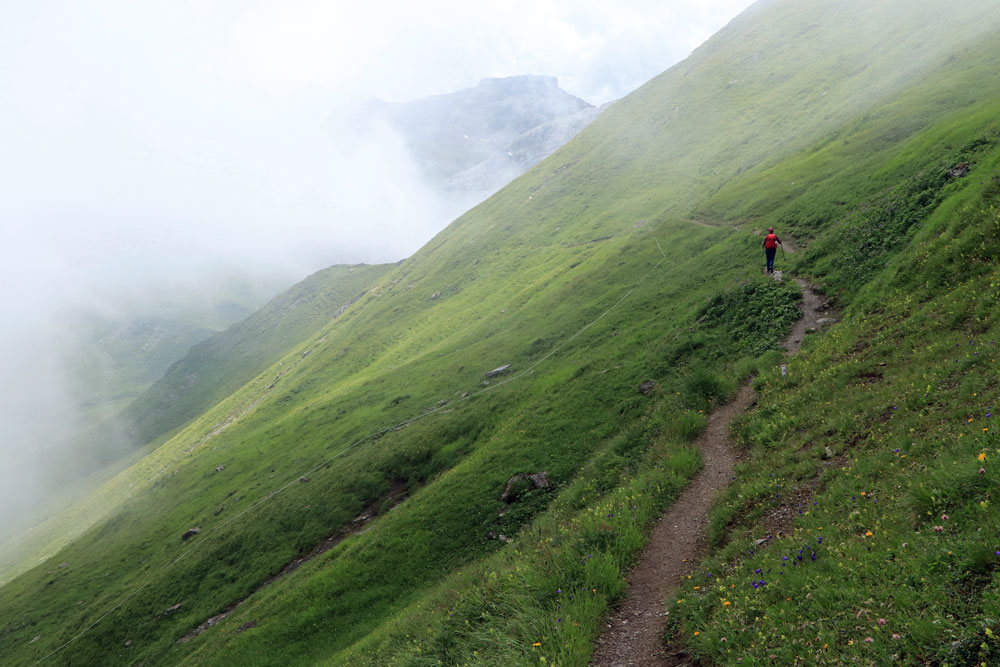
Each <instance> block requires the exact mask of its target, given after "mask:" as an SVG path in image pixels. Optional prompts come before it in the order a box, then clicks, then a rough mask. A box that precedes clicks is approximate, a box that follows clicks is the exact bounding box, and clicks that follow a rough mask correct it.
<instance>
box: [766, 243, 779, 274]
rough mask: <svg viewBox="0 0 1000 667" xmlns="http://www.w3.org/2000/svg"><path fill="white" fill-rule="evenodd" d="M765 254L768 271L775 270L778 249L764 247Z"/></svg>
mask: <svg viewBox="0 0 1000 667" xmlns="http://www.w3.org/2000/svg"><path fill="white" fill-rule="evenodd" d="M764 254H765V255H766V256H767V271H768V273H770V272H772V271H774V256H775V255H776V254H778V249H777V248H764Z"/></svg>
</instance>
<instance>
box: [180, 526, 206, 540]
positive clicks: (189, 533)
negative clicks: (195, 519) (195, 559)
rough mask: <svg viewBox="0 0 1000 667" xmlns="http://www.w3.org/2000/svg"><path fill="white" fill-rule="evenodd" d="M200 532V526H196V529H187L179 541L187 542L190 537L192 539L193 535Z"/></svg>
mask: <svg viewBox="0 0 1000 667" xmlns="http://www.w3.org/2000/svg"><path fill="white" fill-rule="evenodd" d="M200 532H201V526H198V527H196V528H190V529H188V531H187V532H185V533H184V534H183V535H181V539H182V540H189V539H191V538H192V537H194V536H195V535H197V534H198V533H200Z"/></svg>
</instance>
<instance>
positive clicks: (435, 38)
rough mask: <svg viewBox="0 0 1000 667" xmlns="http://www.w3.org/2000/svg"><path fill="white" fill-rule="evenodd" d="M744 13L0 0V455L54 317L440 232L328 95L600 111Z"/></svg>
mask: <svg viewBox="0 0 1000 667" xmlns="http://www.w3.org/2000/svg"><path fill="white" fill-rule="evenodd" d="M750 4H751V1H750V0H626V1H622V2H609V1H608V0H504V1H503V2H496V1H494V0H491V1H490V2H481V1H478V0H477V1H472V2H470V1H468V0H423V1H422V2H410V1H404V0H393V1H385V0H382V1H379V0H334V1H328V2H323V1H320V0H256V1H253V2H248V1H246V0H24V1H21V0H0V233H2V236H0V238H2V239H3V243H4V248H5V250H6V252H5V253H4V258H3V260H0V299H2V301H3V307H4V317H3V320H2V327H0V423H2V424H3V425H4V426H3V428H0V467H4V468H8V469H12V466H9V465H7V464H8V463H9V461H4V460H3V456H4V452H3V447H2V445H3V444H4V443H19V444H18V446H21V445H22V444H24V446H30V443H31V442H32V440H33V438H35V436H36V435H37V433H36V432H37V429H38V428H39V427H43V426H44V427H46V428H47V426H49V425H51V422H52V421H53V420H52V419H50V418H49V416H50V415H52V414H57V413H59V409H62V408H65V404H64V403H65V401H64V400H62V399H63V398H65V397H64V396H63V393H64V391H63V389H62V388H61V387H60V367H59V364H58V362H57V361H56V360H55V359H54V358H53V353H52V350H53V348H54V346H55V345H56V344H57V342H58V340H59V336H72V332H71V331H65V330H64V328H63V325H64V324H65V320H64V319H63V315H64V311H65V309H66V308H71V307H78V306H81V305H88V306H94V307H97V306H101V307H107V306H108V304H111V305H114V302H115V300H116V299H119V300H120V299H121V298H122V294H123V293H128V292H132V293H133V296H134V295H135V294H141V295H144V296H145V295H154V296H155V295H160V294H162V293H164V292H169V291H170V290H177V289H183V288H188V289H190V288H198V287H200V286H201V285H204V284H207V281H208V280H209V279H210V278H211V277H212V274H213V273H215V274H220V273H221V274H224V273H226V272H229V271H234V270H244V271H246V272H248V273H254V272H264V271H268V270H282V271H286V272H290V273H289V274H288V275H290V276H291V275H299V276H301V275H304V274H305V273H306V272H308V271H311V270H315V269H318V268H321V267H322V266H325V265H327V264H330V263H334V262H357V261H365V262H383V261H395V260H398V259H401V258H403V257H405V256H408V255H409V254H411V253H412V252H413V251H414V250H416V249H417V248H418V247H419V246H420V245H422V244H423V243H424V242H425V241H426V240H428V239H429V238H430V236H432V235H433V234H434V233H435V232H437V231H438V230H439V229H441V228H443V227H444V226H445V225H446V224H447V223H448V222H449V221H450V219H451V218H452V217H453V216H454V214H455V213H456V211H454V210H451V209H449V207H448V206H447V205H445V204H443V203H442V202H441V201H439V199H438V198H437V197H436V196H435V195H433V194H432V193H429V192H428V191H427V190H426V189H425V188H424V187H423V186H422V185H421V184H420V182H419V179H418V178H417V169H416V167H415V165H414V164H413V163H412V161H411V159H410V158H409V156H408V154H407V153H406V151H405V149H404V148H403V145H402V143H401V142H400V141H399V139H398V137H394V136H391V135H385V136H378V137H373V138H371V139H372V140H371V141H368V142H358V141H343V140H342V139H344V137H343V136H341V137H340V138H338V135H337V132H336V130H335V129H331V128H330V127H329V125H330V121H331V119H332V118H333V116H334V113H335V112H336V110H337V109H338V108H340V107H341V106H342V105H344V104H346V103H349V102H350V101H352V100H355V99H357V98H358V97H361V96H375V97H381V98H383V99H388V100H392V101H406V100H410V99H415V98H418V97H423V96H426V95H430V94H437V93H444V92H450V91H454V90H458V89H461V88H465V87H469V86H473V85H475V84H476V83H477V82H478V81H479V80H480V79H482V78H485V77H493V76H509V75H517V74H544V75H550V76H556V77H557V78H558V79H559V82H560V85H561V86H562V87H563V88H564V89H565V90H567V91H569V92H571V93H573V94H575V95H577V96H579V97H582V98H583V99H585V100H587V101H588V102H591V103H594V104H601V103H603V102H606V101H609V100H612V99H616V98H618V97H621V96H623V95H625V94H626V93H628V92H629V91H631V90H633V89H635V88H636V87H638V86H639V85H641V84H642V83H644V82H645V81H647V80H648V79H650V78H651V77H653V76H655V75H656V74H658V73H660V72H661V71H663V70H665V69H667V68H668V67H669V66H671V65H673V64H674V63H676V62H678V61H679V60H681V59H683V58H684V57H685V56H686V55H687V54H688V53H690V52H691V50H693V49H694V48H695V47H696V46H698V45H699V44H700V43H702V42H703V41H704V40H705V39H707V38H708V37H709V36H710V35H711V34H712V33H714V32H715V31H716V30H718V29H719V28H721V27H722V26H723V25H725V24H726V23H727V22H728V21H729V20H731V19H732V18H733V17H735V16H736V15H737V14H738V13H739V12H740V11H742V10H743V9H744V8H745V7H747V6H749V5H750ZM154 293H155V294H154ZM57 408H59V409H57ZM18 417H20V418H21V419H18ZM43 430H44V429H43ZM8 453H9V452H8ZM2 481H3V480H0V482H2Z"/></svg>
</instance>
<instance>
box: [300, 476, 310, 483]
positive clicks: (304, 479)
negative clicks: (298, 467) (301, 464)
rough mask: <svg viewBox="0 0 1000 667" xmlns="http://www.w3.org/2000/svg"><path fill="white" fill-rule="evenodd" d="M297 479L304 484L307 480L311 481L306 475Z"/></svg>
mask: <svg viewBox="0 0 1000 667" xmlns="http://www.w3.org/2000/svg"><path fill="white" fill-rule="evenodd" d="M299 481H300V482H302V483H303V484H305V483H307V482H311V481H312V480H311V479H309V478H308V477H306V476H305V475H303V476H302V477H299Z"/></svg>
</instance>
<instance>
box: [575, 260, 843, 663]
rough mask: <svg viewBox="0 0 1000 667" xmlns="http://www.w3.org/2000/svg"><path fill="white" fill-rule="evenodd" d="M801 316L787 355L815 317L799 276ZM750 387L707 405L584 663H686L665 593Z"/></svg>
mask: <svg viewBox="0 0 1000 667" xmlns="http://www.w3.org/2000/svg"><path fill="white" fill-rule="evenodd" d="M796 282H797V283H798V284H799V286H800V287H801V288H802V295H803V301H802V311H803V313H802V317H801V318H800V319H799V321H798V322H797V323H796V324H795V326H794V327H793V328H792V332H791V333H790V334H789V336H788V338H787V339H785V342H784V343H783V345H784V348H785V351H786V353H787V354H789V355H792V354H795V353H796V352H798V351H799V348H800V347H801V346H802V338H803V337H804V336H805V334H806V331H807V330H808V329H809V328H811V327H816V326H817V324H816V320H817V319H819V318H820V317H821V315H820V308H821V307H822V304H823V299H822V298H821V297H820V296H819V295H818V294H816V293H815V292H813V291H812V289H811V287H810V286H809V284H808V283H806V282H805V281H804V280H799V279H796ZM752 397H753V391H752V389H751V387H750V384H749V383H747V384H745V385H743V387H742V388H741V389H740V391H739V393H738V394H737V395H736V398H735V399H734V400H733V401H732V402H730V403H728V404H727V405H724V406H722V407H721V408H719V409H718V410H716V411H715V412H713V413H712V414H711V415H710V416H709V419H708V426H707V428H706V429H705V431H704V433H702V434H701V437H699V438H698V442H697V445H698V448H699V449H700V450H701V454H702V459H703V461H704V467H703V468H702V469H701V471H700V472H699V473H698V474H697V475H695V477H694V479H693V480H692V481H691V483H690V484H689V485H688V486H687V488H685V489H684V491H683V493H681V495H680V497H679V498H678V499H677V502H675V503H674V504H673V505H671V506H670V509H669V510H667V513H666V514H665V515H664V516H663V517H661V519H660V521H659V522H658V523H657V524H656V526H655V527H654V528H653V533H652V535H651V537H650V540H649V544H647V545H646V548H645V549H644V550H643V552H642V558H641V559H640V561H639V564H638V565H637V566H636V567H635V569H634V570H632V572H631V574H630V575H629V582H628V584H629V586H628V593H627V595H626V598H625V600H624V602H622V605H621V607H620V608H619V609H618V610H617V611H616V612H615V613H614V614H613V615H612V616H611V617H610V618H609V619H608V620H607V629H606V630H605V631H604V633H603V634H602V636H601V637H600V638H599V639H598V640H597V646H596V650H595V651H594V657H593V659H592V660H591V663H590V664H591V666H592V667H653V666H666V667H670V666H676V665H683V664H687V663H686V662H685V661H684V659H683V658H682V657H680V656H677V655H674V654H673V653H668V649H667V647H666V645H665V644H664V641H663V635H664V632H665V631H666V616H667V611H666V610H667V608H668V606H669V604H668V602H669V599H670V598H671V597H672V595H671V594H672V593H673V591H674V590H675V589H676V588H677V587H678V586H679V585H680V584H681V583H682V581H683V580H684V577H685V576H686V575H687V574H688V573H689V572H690V571H691V569H692V568H693V567H694V564H695V563H696V562H697V561H698V560H699V559H700V558H701V557H702V556H704V555H705V552H706V551H707V546H708V545H707V540H706V536H705V529H706V526H707V525H708V511H709V508H710V507H711V506H712V501H713V500H714V498H715V496H716V494H717V493H718V492H719V491H720V490H722V489H723V488H725V487H726V485H728V484H729V482H730V480H731V479H732V477H733V467H734V466H735V464H736V460H737V453H736V449H735V448H734V447H733V445H732V443H731V442H730V440H729V425H730V422H732V420H733V418H734V417H736V416H737V415H739V414H740V413H742V412H743V411H744V410H746V409H747V407H748V406H749V404H750V401H751V399H752Z"/></svg>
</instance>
